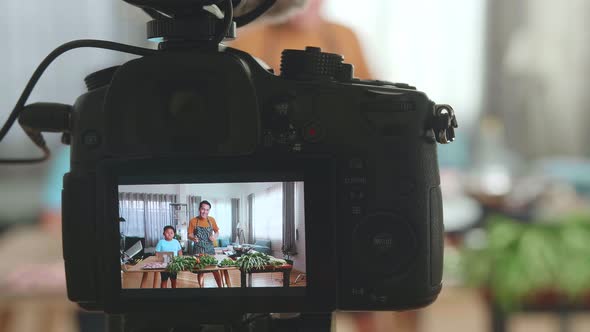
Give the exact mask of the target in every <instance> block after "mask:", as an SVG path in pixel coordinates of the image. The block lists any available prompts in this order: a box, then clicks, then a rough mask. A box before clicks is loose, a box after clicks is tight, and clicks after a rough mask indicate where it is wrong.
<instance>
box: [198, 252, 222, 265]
mask: <svg viewBox="0 0 590 332" xmlns="http://www.w3.org/2000/svg"><path fill="white" fill-rule="evenodd" d="M198 258H199V259H200V260H201V263H203V264H205V266H207V265H217V258H215V256H211V255H203V256H199V257H198Z"/></svg>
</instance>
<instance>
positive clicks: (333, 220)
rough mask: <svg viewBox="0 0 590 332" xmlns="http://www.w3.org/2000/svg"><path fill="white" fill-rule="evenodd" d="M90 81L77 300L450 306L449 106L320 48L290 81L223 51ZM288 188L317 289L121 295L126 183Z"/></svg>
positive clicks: (297, 55)
mask: <svg viewBox="0 0 590 332" xmlns="http://www.w3.org/2000/svg"><path fill="white" fill-rule="evenodd" d="M86 83H87V85H88V88H89V91H88V92H87V93H85V94H84V95H82V96H80V97H79V98H78V100H77V101H76V103H75V105H74V107H73V112H72V114H71V139H70V141H71V146H72V152H71V171H70V173H68V174H66V176H65V178H64V189H63V243H64V258H65V264H66V275H67V284H68V295H69V298H70V299H71V300H73V301H76V302H78V303H79V304H80V305H81V306H82V307H85V308H88V309H100V310H105V311H107V312H112V313H120V312H150V311H153V310H154V306H155V305H156V304H157V306H162V307H170V306H175V307H177V308H179V309H178V311H182V308H187V310H190V311H191V312H193V313H195V312H213V311H215V312H226V311H227V312H329V311H333V310H402V309H409V308H417V307H421V306H424V305H427V304H429V303H431V302H433V301H434V300H435V299H436V297H437V295H438V294H439V292H440V290H441V280H442V261H443V220H442V201H441V190H440V182H439V173H438V165H437V157H436V141H437V140H439V141H440V138H443V137H444V136H445V134H448V133H449V132H445V131H444V130H443V128H442V127H441V126H440V123H441V114H442V115H445V114H447V113H448V112H444V111H443V112H441V111H440V110H441V109H446V110H447V111H452V109H450V107H448V106H446V105H443V106H439V105H435V104H434V103H433V102H432V101H430V100H429V99H428V98H427V96H426V95H425V94H424V93H422V92H420V91H417V90H416V89H415V88H413V87H411V86H409V85H406V84H394V83H389V82H381V81H363V80H358V79H354V78H353V74H352V66H350V65H347V64H344V63H342V57H341V56H339V55H335V54H327V53H322V52H321V50H320V49H317V48H312V47H310V48H307V49H306V50H301V51H295V50H286V51H285V52H284V53H283V63H282V65H281V75H280V76H277V75H275V74H273V73H272V71H271V70H270V69H269V68H267V67H265V66H264V65H263V64H261V63H260V62H259V61H258V60H257V59H255V58H254V57H252V56H250V55H249V54H247V53H244V52H242V51H238V50H235V49H232V48H225V47H222V48H220V49H217V48H216V49H190V50H182V49H170V50H164V51H160V52H158V53H156V54H154V55H149V56H144V57H141V58H138V59H135V60H132V61H129V62H127V63H125V64H124V65H122V66H120V67H114V68H108V69H105V70H103V71H100V72H97V73H94V74H92V75H90V76H89V77H87V79H86ZM444 119H446V118H444ZM444 119H443V120H444ZM445 121H446V120H445ZM442 122H444V121H442ZM447 122H448V121H447ZM451 130H452V128H451ZM290 180H301V181H303V182H304V183H305V229H306V244H307V245H306V263H307V278H306V279H307V287H305V288H298V289H295V288H291V289H289V288H274V289H273V288H238V289H228V288H223V289H188V290H187V289H183V290H179V289H172V290H161V289H152V290H127V289H125V290H123V289H122V286H121V283H122V282H121V265H120V260H119V248H118V246H119V223H118V217H119V213H118V201H117V199H118V198H117V185H120V184H126V183H127V184H128V183H135V184H137V183H142V184H155V183H184V182H191V183H202V182H241V181H290ZM80 248H84V250H80ZM189 308H190V309H189Z"/></svg>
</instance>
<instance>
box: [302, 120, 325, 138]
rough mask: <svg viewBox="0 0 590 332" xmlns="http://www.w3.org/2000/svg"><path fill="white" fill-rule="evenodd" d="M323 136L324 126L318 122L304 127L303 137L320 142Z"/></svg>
mask: <svg viewBox="0 0 590 332" xmlns="http://www.w3.org/2000/svg"><path fill="white" fill-rule="evenodd" d="M322 136H323V131H322V127H321V126H320V125H319V124H318V123H317V122H312V123H309V124H308V125H306V126H305V128H303V139H305V140H306V141H308V142H318V141H319V140H320V139H321V138H322Z"/></svg>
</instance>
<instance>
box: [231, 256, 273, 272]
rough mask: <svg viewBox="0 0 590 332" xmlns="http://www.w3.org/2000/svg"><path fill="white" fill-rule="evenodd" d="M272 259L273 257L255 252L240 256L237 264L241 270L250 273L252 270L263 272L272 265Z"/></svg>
mask: <svg viewBox="0 0 590 332" xmlns="http://www.w3.org/2000/svg"><path fill="white" fill-rule="evenodd" d="M270 258H271V256H269V255H267V254H264V253H261V252H253V253H247V254H244V255H242V256H240V257H239V258H238V260H237V261H236V263H237V266H238V267H239V268H240V270H242V271H245V272H250V271H252V270H261V269H263V268H264V267H265V266H267V265H270Z"/></svg>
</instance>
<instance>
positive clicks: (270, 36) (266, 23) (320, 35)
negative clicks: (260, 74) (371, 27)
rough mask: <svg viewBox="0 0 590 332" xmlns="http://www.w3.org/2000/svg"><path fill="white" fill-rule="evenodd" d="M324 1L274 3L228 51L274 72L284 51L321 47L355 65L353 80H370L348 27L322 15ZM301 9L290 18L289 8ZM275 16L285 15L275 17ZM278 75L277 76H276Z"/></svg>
mask: <svg viewBox="0 0 590 332" xmlns="http://www.w3.org/2000/svg"><path fill="white" fill-rule="evenodd" d="M323 3H324V0H307V1H306V0H277V3H276V4H275V6H273V7H272V8H271V9H270V11H269V13H268V14H266V15H263V16H262V17H261V18H260V19H259V20H258V21H255V22H254V23H253V24H251V25H248V26H246V27H244V28H243V29H241V30H239V31H238V35H237V38H236V40H235V41H233V42H231V43H230V46H231V47H235V48H237V49H240V50H243V51H245V52H248V53H250V54H252V55H253V56H255V57H257V58H260V59H262V60H263V61H264V62H266V63H267V64H269V65H270V66H271V67H272V68H273V69H274V70H275V71H277V70H278V69H279V68H280V63H281V52H282V51H283V50H285V49H300V50H301V49H305V47H306V46H315V47H320V48H321V49H322V51H323V52H328V53H336V54H340V55H343V56H344V61H345V62H346V63H350V64H352V65H354V73H355V77H358V78H361V79H369V78H371V77H372V75H371V72H370V70H369V66H368V65H367V63H366V61H365V56H364V55H363V51H362V47H361V44H360V42H359V40H358V38H357V36H356V34H355V33H354V32H353V31H352V30H351V29H350V28H348V27H346V26H344V25H341V24H338V23H334V22H330V21H328V20H327V19H325V18H324V17H323V15H322V4H323ZM285 7H295V8H301V9H300V10H299V11H296V12H294V13H292V14H289V10H288V9H289V8H286V9H285ZM277 12H280V13H286V14H284V15H276V13H277ZM276 73H277V74H278V72H276Z"/></svg>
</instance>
